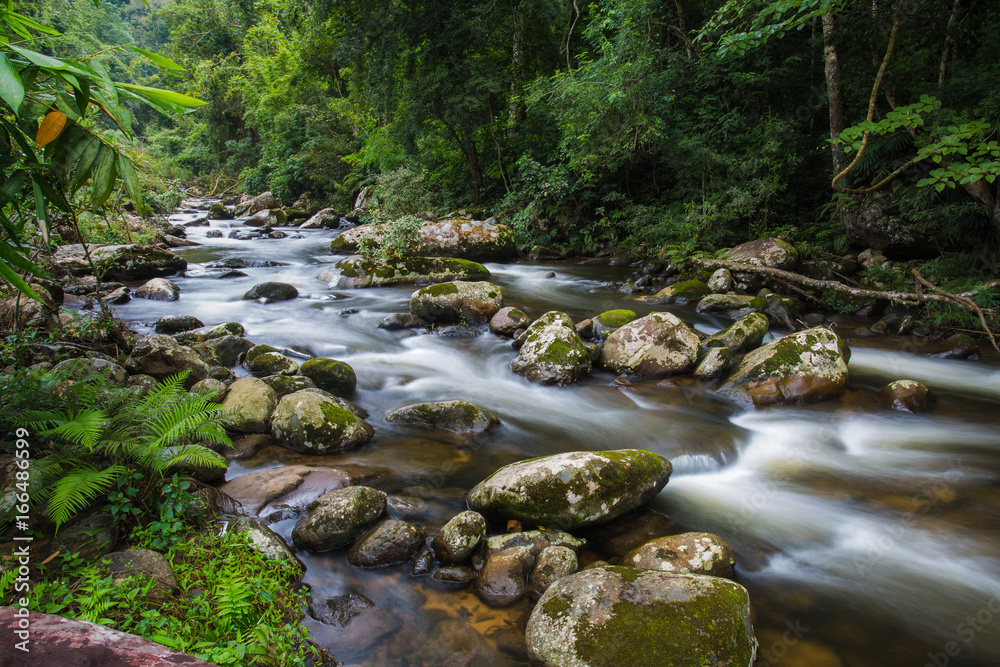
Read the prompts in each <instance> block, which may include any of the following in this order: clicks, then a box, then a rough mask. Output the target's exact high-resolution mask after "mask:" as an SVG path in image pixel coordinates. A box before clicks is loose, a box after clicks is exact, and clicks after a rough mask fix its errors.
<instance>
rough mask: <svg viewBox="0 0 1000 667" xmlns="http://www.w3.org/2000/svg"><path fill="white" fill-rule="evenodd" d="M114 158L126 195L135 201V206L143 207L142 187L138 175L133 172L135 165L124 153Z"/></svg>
mask: <svg viewBox="0 0 1000 667" xmlns="http://www.w3.org/2000/svg"><path fill="white" fill-rule="evenodd" d="M115 160H116V162H117V167H118V175H119V176H120V177H121V179H122V181H123V182H124V183H125V190H126V191H127V192H128V196H129V197H130V198H131V199H132V201H133V202H134V203H135V206H136V208H138V209H143V208H145V203H144V202H143V199H142V187H141V186H140V185H139V175H138V174H136V172H135V166H134V165H133V164H132V162H131V161H130V160H129V159H128V158H127V157H125V156H124V155H120V154H119V155H117V156H116V158H115Z"/></svg>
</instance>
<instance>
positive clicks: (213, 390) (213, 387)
mask: <svg viewBox="0 0 1000 667" xmlns="http://www.w3.org/2000/svg"><path fill="white" fill-rule="evenodd" d="M227 391H229V387H227V386H226V385H225V384H224V383H222V382H219V381H218V380H216V379H215V378H205V379H204V380H201V381H199V382H195V383H194V386H193V387H191V393H192V394H202V395H203V396H204V397H205V399H206V400H208V401H211V402H212V403H221V402H222V399H224V398H225V397H226V392H227Z"/></svg>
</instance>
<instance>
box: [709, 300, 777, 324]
mask: <svg viewBox="0 0 1000 667" xmlns="http://www.w3.org/2000/svg"><path fill="white" fill-rule="evenodd" d="M765 308H767V299H765V298H763V297H759V296H748V295H740V294H709V295H708V296H706V297H705V298H704V299H702V300H701V301H699V302H698V307H697V310H698V312H699V313H719V314H722V315H725V316H726V317H729V318H732V319H734V320H738V319H740V318H743V317H746V316H747V315H749V314H751V313H761V312H763V311H764V309H765Z"/></svg>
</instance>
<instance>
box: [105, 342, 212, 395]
mask: <svg viewBox="0 0 1000 667" xmlns="http://www.w3.org/2000/svg"><path fill="white" fill-rule="evenodd" d="M125 370H127V371H128V372H129V373H142V374H144V375H152V376H153V377H154V378H156V379H158V380H163V379H165V378H167V377H169V376H171V375H176V374H177V373H181V372H183V371H189V374H188V376H187V381H186V384H187V385H188V386H191V385H193V384H194V383H195V382H198V381H199V380H204V379H205V378H207V377H209V374H210V371H209V368H208V364H206V363H205V362H204V361H202V360H201V358H200V357H199V356H198V354H197V353H196V352H195V351H194V350H192V349H191V348H190V347H187V346H185V345H180V344H179V343H178V342H177V341H175V340H174V339H173V338H171V337H170V336H165V335H163V334H152V335H150V336H146V337H145V338H141V339H140V340H139V342H138V343H136V345H135V347H134V348H132V353H131V354H130V355H129V356H128V359H126V360H125Z"/></svg>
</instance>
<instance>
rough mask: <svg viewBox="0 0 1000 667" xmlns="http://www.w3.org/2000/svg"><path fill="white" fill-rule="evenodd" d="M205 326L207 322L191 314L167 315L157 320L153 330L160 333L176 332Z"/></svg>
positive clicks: (169, 333)
mask: <svg viewBox="0 0 1000 667" xmlns="http://www.w3.org/2000/svg"><path fill="white" fill-rule="evenodd" d="M203 326H205V323H204V322H202V321H201V320H199V319H198V318H197V317H193V316H191V315H165V316H163V317H161V318H160V319H158V320H156V324H155V325H154V326H153V331H155V332H156V333H159V334H167V335H171V334H176V333H181V332H182V331H190V330H192V329H198V328H200V327H203Z"/></svg>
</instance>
